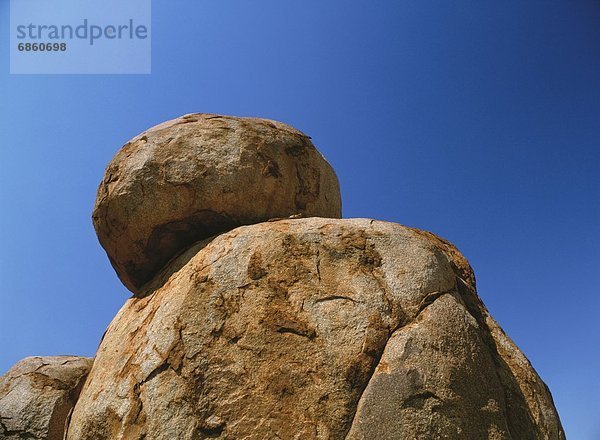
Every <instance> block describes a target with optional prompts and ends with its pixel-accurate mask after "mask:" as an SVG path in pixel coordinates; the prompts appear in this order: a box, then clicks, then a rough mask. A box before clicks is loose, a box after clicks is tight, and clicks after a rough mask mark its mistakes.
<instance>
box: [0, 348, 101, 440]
mask: <svg viewBox="0 0 600 440" xmlns="http://www.w3.org/2000/svg"><path fill="white" fill-rule="evenodd" d="M92 362H93V359H92V358H84V357H76V356H45V357H29V358H26V359H23V360H22V361H20V362H18V363H17V364H15V366H14V367H13V368H11V369H10V370H9V371H8V373H6V374H5V375H4V376H2V377H0V439H3V440H22V439H39V440H42V439H44V440H62V439H63V437H64V435H65V428H66V426H67V424H68V419H69V417H70V415H71V411H72V410H73V407H74V406H75V402H76V401H77V398H78V396H79V392H80V391H81V388H82V386H83V382H84V381H85V378H86V377H87V374H88V373H89V370H90V368H91V367H92Z"/></svg>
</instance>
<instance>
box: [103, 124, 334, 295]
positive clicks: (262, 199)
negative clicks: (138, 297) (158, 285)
mask: <svg viewBox="0 0 600 440" xmlns="http://www.w3.org/2000/svg"><path fill="white" fill-rule="evenodd" d="M296 215H297V216H303V217H328V218H339V217H341V197H340V189H339V183H338V180H337V177H336V175H335V172H334V171H333V169H332V168H331V166H330V165H329V164H328V163H327V161H326V160H325V159H324V158H323V156H322V155H321V154H320V153H319V152H318V151H317V149H316V148H315V147H314V145H313V144H312V142H311V140H310V138H309V137H308V136H306V135H305V134H303V133H301V132H300V131H298V130H296V129H294V128H292V127H290V126H288V125H286V124H283V123H280V122H276V121H271V120H266V119H258V118H239V117H231V116H221V115H214V114H190V115H186V116H183V117H180V118H177V119H174V120H171V121H168V122H165V123H163V124H160V125H158V126H156V127H153V128H151V129H149V130H148V131H146V132H144V133H142V134H140V135H139V136H137V137H135V138H134V139H132V140H131V141H130V142H128V143H127V144H126V145H125V146H124V147H123V148H121V150H120V151H119V152H118V153H117V154H116V156H115V157H114V158H113V160H112V161H111V162H110V164H109V166H108V168H107V170H106V172H105V175H104V179H103V180H102V183H101V184H100V187H99V189H98V195H97V198H96V203H95V206H94V212H93V215H92V218H93V223H94V228H95V229H96V233H97V235H98V239H99V241H100V243H101V245H102V247H103V248H104V249H105V250H106V253H107V254H108V257H109V259H110V261H111V264H112V265H113V267H114V269H115V271H116V272H117V274H118V276H119V278H120V279H121V281H122V282H123V283H124V284H125V286H126V287H127V288H128V289H129V290H131V291H132V292H133V293H134V294H140V293H141V292H142V290H143V289H142V287H143V286H144V285H145V284H146V283H148V282H149V281H150V280H151V279H152V278H153V277H154V275H156V273H157V272H158V271H159V270H160V269H161V268H162V267H164V265H165V264H166V263H167V262H168V261H169V260H171V259H172V258H173V257H174V256H176V255H177V254H178V253H180V252H181V251H183V250H185V249H186V248H188V247H189V246H190V245H192V244H193V243H195V242H197V241H199V240H202V239H205V238H208V237H211V236H213V235H216V234H219V233H222V232H226V231H229V230H231V229H234V228H235V227H238V226H241V225H248V224H254V223H260V222H263V221H267V220H270V219H273V218H283V217H290V216H296Z"/></svg>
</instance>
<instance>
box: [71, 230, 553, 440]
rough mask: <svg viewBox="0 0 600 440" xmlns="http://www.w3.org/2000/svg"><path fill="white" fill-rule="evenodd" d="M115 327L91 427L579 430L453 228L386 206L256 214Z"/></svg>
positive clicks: (96, 435) (342, 434)
mask: <svg viewBox="0 0 600 440" xmlns="http://www.w3.org/2000/svg"><path fill="white" fill-rule="evenodd" d="M146 293H147V294H148V295H147V296H146V297H144V298H132V299H130V300H128V301H127V302H126V304H125V305H124V307H123V308H122V309H121V311H120V312H119V314H118V315H117V317H116V318H115V319H114V321H113V322H112V323H111V325H110V326H109V328H108V330H107V333H106V335H105V337H104V339H103V341H102V343H101V345H100V348H99V350H98V353H97V357H96V361H95V363H94V366H93V368H92V371H91V373H90V376H89V378H88V380H87V382H86V384H85V386H84V389H83V391H82V393H81V396H80V399H79V401H78V402H77V404H76V407H75V410H74V412H73V415H72V418H71V423H70V426H69V431H68V438H69V439H72V440H86V439H90V440H91V439H94V440H96V439H116V440H118V439H148V440H149V439H175V438H176V439H209V438H220V439H248V440H250V439H277V438H279V439H340V440H341V439H409V438H410V439H412V438H419V439H421V438H423V439H434V438H449V439H465V438H473V439H475V438H477V439H479V438H489V439H562V438H564V434H563V432H562V428H561V426H560V422H559V420H558V416H557V414H556V410H555V408H554V405H553V403H552V399H551V397H550V394H549V393H548V391H547V389H546V387H545V386H544V384H543V382H542V381H541V380H540V378H539V377H538V376H537V374H536V373H535V371H534V370H533V368H532V367H531V365H530V364H529V362H528V361H527V360H526V359H525V357H524V356H523V355H522V354H521V353H520V352H519V350H518V349H517V348H516V347H515V346H514V345H513V344H512V342H511V341H510V340H509V339H508V338H507V337H506V336H505V335H504V333H503V332H502V331H501V330H500V329H499V328H498V326H497V325H496V324H495V322H494V321H493V320H492V319H491V318H490V317H489V315H488V313H487V311H486V309H485V307H484V306H483V305H482V304H481V302H480V300H479V298H478V296H477V294H476V293H475V286H474V277H473V274H472V271H471V269H470V267H469V265H468V263H467V262H466V260H465V259H464V258H463V257H462V256H461V255H460V254H459V253H458V251H457V250H456V249H455V248H454V247H453V246H452V245H451V244H449V243H448V242H445V241H443V240H440V239H438V238H437V237H435V236H433V235H431V234H428V233H423V232H420V231H415V230H413V229H410V228H405V227H402V226H400V225H397V224H393V223H386V222H379V221H374V220H365V219H355V220H333V219H321V218H309V219H298V220H282V221H276V222H268V223H261V224H256V225H252V226H243V227H239V228H237V229H234V230H232V231H230V232H227V233H224V234H222V235H219V236H218V237H216V238H214V239H213V240H212V241H205V242H200V243H198V244H197V245H196V246H194V247H192V248H191V249H189V250H188V251H186V252H185V253H183V254H182V255H180V256H179V257H178V258H177V259H175V260H174V261H172V262H171V263H170V264H169V265H168V266H167V267H166V268H164V270H163V271H162V272H161V273H160V274H159V275H158V276H157V277H155V278H154V279H153V280H152V282H151V283H150V284H149V286H148V290H147V292H146Z"/></svg>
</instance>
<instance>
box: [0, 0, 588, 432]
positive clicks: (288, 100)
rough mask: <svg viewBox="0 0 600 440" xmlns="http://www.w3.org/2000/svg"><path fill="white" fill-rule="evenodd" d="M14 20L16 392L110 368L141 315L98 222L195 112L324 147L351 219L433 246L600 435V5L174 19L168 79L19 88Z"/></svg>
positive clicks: (204, 13) (216, 11) (283, 5)
mask: <svg viewBox="0 0 600 440" xmlns="http://www.w3.org/2000/svg"><path fill="white" fill-rule="evenodd" d="M7 3H8V2H2V5H1V6H0V14H1V21H0V26H1V28H2V35H3V38H2V40H1V41H0V50H1V52H0V135H1V138H0V139H1V140H0V142H1V143H0V246H1V247H0V373H2V372H4V371H6V370H7V369H8V368H9V367H10V366H11V365H12V364H13V363H15V362H16V361H17V360H19V359H21V358H23V357H25V356H28V355H53V354H81V355H92V354H93V353H94V351H95V349H96V346H97V344H98V341H99V339H100V336H101V335H102V333H103V331H104V329H105V328H106V326H107V325H108V323H109V322H110V320H111V319H112V317H113V316H114V314H115V313H116V311H117V310H118V309H119V307H120V306H121V305H122V304H123V302H124V301H125V299H126V298H127V297H128V292H127V291H126V290H125V288H124V287H123V286H122V285H121V284H120V283H119V281H118V280H117V277H116V276H115V274H114V273H113V270H112V268H111V267H110V265H109V263H108V260H107V258H106V257H105V255H104V252H103V250H102V249H101V248H100V246H99V245H98V243H97V240H96V237H95V235H94V231H93V228H92V223H91V219H90V215H91V210H92V205H93V201H94V198H95V192H96V188H97V185H98V183H99V182H100V179H101V177H102V174H103V172H104V168H105V166H106V165H107V163H108V161H109V160H110V159H111V157H112V156H113V155H114V153H115V152H116V151H117V149H118V148H120V146H121V145H122V144H123V143H125V142H126V141H127V140H128V139H129V138H131V137H133V136H134V135H136V134H138V133H139V132H141V131H143V130H144V129H146V128H148V127H150V126H152V125H154V124H156V123H159V122H161V121H164V120H166V119H170V118H173V117H176V116H179V115H182V114H184V113H191V112H216V113H225V114H232V115H254V116H262V117H267V118H272V119H277V120H281V121H285V122H287V123H290V124H292V125H294V126H296V127H298V128H299V129H301V130H303V131H305V132H306V133H308V134H309V135H311V136H312V137H313V140H314V142H315V144H316V145H317V146H318V147H319V148H320V149H321V151H322V152H323V153H324V154H325V156H326V157H327V158H328V160H329V161H330V162H331V164H332V165H333V167H334V168H335V169H336V171H337V174H338V176H339V179H340V182H341V187H342V193H343V202H344V216H345V217H373V218H378V219H385V220H390V221H395V222H399V223H402V224H406V225H410V226H415V227H419V228H423V229H428V230H431V231H433V232H435V233H438V234H440V235H442V236H444V237H446V238H447V239H449V240H451V241H452V242H454V243H456V244H457V245H458V246H459V248H460V249H461V250H462V251H463V253H464V254H465V255H466V256H467V257H468V258H469V260H470V261H471V263H472V265H473V266H474V268H475V270H476V274H477V277H478V284H479V291H480V294H481V296H482V298H483V299H484V301H485V303H486V304H487V306H488V307H489V309H490V310H491V312H492V314H493V315H494V316H495V317H496V319H497V320H498V321H499V322H500V324H501V325H502V326H503V327H504V329H505V330H506V331H507V333H508V334H509V335H510V336H511V337H512V338H513V339H514V340H515V341H516V342H517V344H518V345H519V346H520V347H521V348H522V349H523V351H524V352H525V353H526V355H527V356H528V357H529V359H530V360H531V361H532V363H533V365H534V366H535V368H536V369H537V371H538V372H539V373H540V375H541V376H542V378H543V379H544V380H545V381H546V382H547V383H548V385H549V386H550V388H551V390H552V392H553V395H554V399H555V402H556V405H557V407H558V410H559V412H560V415H561V417H562V421H563V424H564V425H565V429H566V432H567V436H568V438H569V439H575V440H597V439H598V438H600V397H599V396H600V379H599V378H598V373H599V369H600V353H599V350H600V331H599V324H598V322H599V318H598V315H599V308H600V2H598V1H592V0H588V1H583V0H582V1H570V2H566V1H549V0H544V1H542V0H539V1H528V2H524V1H521V0H518V1H517V0H510V1H481V0H473V1H452V2H448V1H404V0H403V1H387V2H374V1H367V0H364V1H348V0H345V1H341V0H335V1H333V0H332V1H327V2H324V1H322V0H302V1H286V2H282V1H281V0H269V1H254V2H249V1H247V0H229V1H227V2H208V1H198V0H176V1H170V2H163V1H161V2H158V1H155V2H154V5H153V73H152V74H151V75H147V76H137V75H132V76H95V75H92V76H74V75H73V76H68V75H65V76H10V75H9V74H8V71H9V66H8V32H7V30H6V28H7V26H8V4H7Z"/></svg>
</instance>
